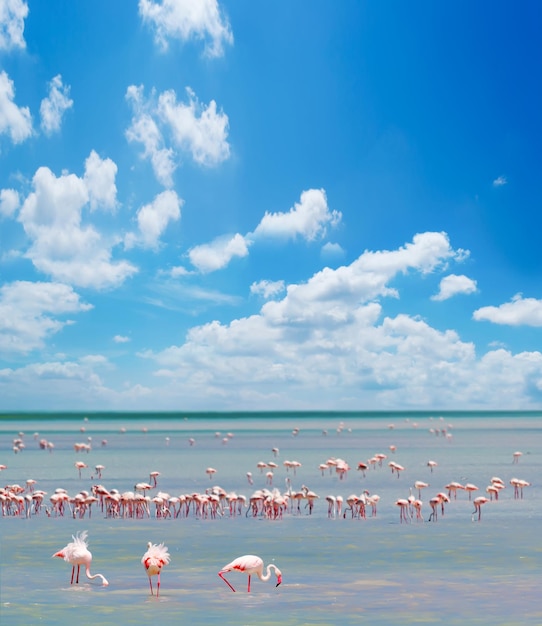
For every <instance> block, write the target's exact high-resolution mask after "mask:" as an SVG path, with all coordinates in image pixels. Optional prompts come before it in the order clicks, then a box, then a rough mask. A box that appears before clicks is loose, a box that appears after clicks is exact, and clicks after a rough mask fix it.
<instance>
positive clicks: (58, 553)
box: [51, 550, 64, 559]
mask: <svg viewBox="0 0 542 626" xmlns="http://www.w3.org/2000/svg"><path fill="white" fill-rule="evenodd" d="M55 556H58V557H59V558H61V559H63V558H64V552H62V550H60V552H55V553H54V554H53V556H52V557H51V558H54V557H55Z"/></svg>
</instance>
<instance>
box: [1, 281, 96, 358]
mask: <svg viewBox="0 0 542 626" xmlns="http://www.w3.org/2000/svg"><path fill="white" fill-rule="evenodd" d="M91 308H92V306H91V305H89V304H84V303H82V302H81V300H80V298H79V296H78V294H76V293H75V292H74V291H73V289H72V288H71V287H69V286H68V285H64V284H61V283H44V282H28V281H16V282H13V283H6V284H4V285H2V287H0V354H1V353H4V354H6V353H14V352H15V353H17V352H18V353H27V352H30V351H31V350H34V349H36V348H41V347H42V346H43V344H44V340H45V339H46V338H47V337H49V336H51V335H53V334H55V333H58V332H59V331H60V330H62V328H63V327H64V326H66V324H71V323H72V322H71V321H70V320H64V321H61V320H59V319H57V318H58V316H64V315H66V314H70V313H80V312H84V311H88V310H89V309H91Z"/></svg>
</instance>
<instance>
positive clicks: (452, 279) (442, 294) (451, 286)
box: [431, 274, 476, 301]
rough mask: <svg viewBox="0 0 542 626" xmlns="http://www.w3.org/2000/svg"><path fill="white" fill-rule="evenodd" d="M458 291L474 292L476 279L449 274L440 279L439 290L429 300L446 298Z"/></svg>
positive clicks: (458, 292)
mask: <svg viewBox="0 0 542 626" xmlns="http://www.w3.org/2000/svg"><path fill="white" fill-rule="evenodd" d="M460 293H464V294H470V293H476V281H475V280H472V278H468V277H467V276H463V275H461V276H458V275H457V274H450V275H449V276H445V277H444V278H443V279H442V280H441V281H440V285H439V292H438V293H437V294H436V295H434V296H431V300H439V301H440V300H448V298H451V297H453V296H456V295H458V294H460Z"/></svg>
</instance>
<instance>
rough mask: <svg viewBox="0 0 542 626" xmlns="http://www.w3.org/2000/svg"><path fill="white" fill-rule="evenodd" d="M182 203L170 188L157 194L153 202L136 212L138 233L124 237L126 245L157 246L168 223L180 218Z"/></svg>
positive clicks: (128, 246)
mask: <svg viewBox="0 0 542 626" xmlns="http://www.w3.org/2000/svg"><path fill="white" fill-rule="evenodd" d="M182 205H183V200H182V199H181V198H179V196H178V195H177V194H176V193H175V192H174V191H172V190H167V191H163V192H162V193H160V194H159V195H157V196H156V198H155V199H154V200H153V202H151V203H150V204H146V205H145V206H143V207H141V209H139V211H138V212H137V223H138V227H139V233H138V234H134V233H131V234H129V235H128V236H127V237H126V240H125V245H126V247H127V248H130V247H132V246H134V245H140V246H142V247H143V248H157V247H158V245H159V243H160V241H159V240H160V237H161V236H162V234H163V233H164V231H165V230H166V228H167V227H168V225H169V223H170V222H172V221H177V220H179V219H180V217H181V206H182Z"/></svg>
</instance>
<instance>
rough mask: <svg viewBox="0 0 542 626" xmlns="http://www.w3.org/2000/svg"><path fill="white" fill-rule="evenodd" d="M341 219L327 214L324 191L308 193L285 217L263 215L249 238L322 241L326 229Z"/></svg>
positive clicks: (333, 214) (304, 193) (310, 191)
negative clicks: (318, 239)
mask: <svg viewBox="0 0 542 626" xmlns="http://www.w3.org/2000/svg"><path fill="white" fill-rule="evenodd" d="M341 218H342V214H341V213H340V212H339V211H330V210H329V207H328V205H327V198H326V193H325V191H324V190H323V189H309V190H308V191H304V192H303V193H302V194H301V199H300V202H299V203H296V204H295V205H294V206H293V207H292V208H291V209H290V211H289V212H288V213H281V212H278V213H269V212H267V211H266V212H265V215H264V217H263V218H262V220H261V221H260V223H259V224H258V226H257V227H256V230H255V231H254V233H252V234H251V235H250V236H253V237H255V238H258V237H277V238H282V239H293V238H295V237H297V236H300V237H302V238H303V239H306V240H307V241H312V240H314V239H316V238H317V237H323V236H324V235H325V234H326V229H327V227H328V226H335V225H336V224H338V223H339V222H340V220H341Z"/></svg>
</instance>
